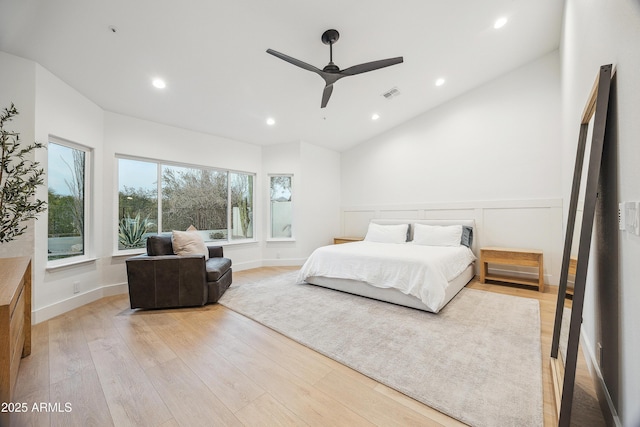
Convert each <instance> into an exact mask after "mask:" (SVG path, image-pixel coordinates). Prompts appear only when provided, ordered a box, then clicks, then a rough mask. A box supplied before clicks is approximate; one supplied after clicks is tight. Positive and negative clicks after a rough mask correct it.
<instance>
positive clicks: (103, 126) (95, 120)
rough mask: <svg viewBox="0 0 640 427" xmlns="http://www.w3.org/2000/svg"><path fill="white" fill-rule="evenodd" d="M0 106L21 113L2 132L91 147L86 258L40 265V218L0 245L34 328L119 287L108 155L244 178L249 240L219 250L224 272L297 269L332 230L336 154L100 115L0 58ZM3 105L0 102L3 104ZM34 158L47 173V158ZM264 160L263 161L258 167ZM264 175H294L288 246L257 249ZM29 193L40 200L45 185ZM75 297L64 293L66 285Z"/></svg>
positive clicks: (121, 268)
mask: <svg viewBox="0 0 640 427" xmlns="http://www.w3.org/2000/svg"><path fill="white" fill-rule="evenodd" d="M0 96H1V98H0V101H2V104H3V105H2V107H3V108H4V107H5V106H9V104H10V103H11V102H12V101H13V102H14V103H15V104H16V105H17V106H18V108H19V110H20V112H21V114H20V116H19V117H18V119H17V120H15V122H14V124H15V126H13V127H12V129H14V130H17V131H19V132H20V133H21V137H22V139H23V141H25V143H28V142H29V141H33V140H38V141H40V142H47V141H48V138H49V136H50V135H53V136H56V137H58V138H62V139H66V140H69V141H72V142H74V143H77V144H81V145H84V146H87V147H89V148H91V149H92V150H93V164H92V167H93V173H92V181H93V185H92V187H93V192H92V195H91V204H92V209H91V210H92V213H91V215H90V217H91V222H92V224H91V230H92V236H93V239H92V244H91V246H88V247H87V248H86V250H87V253H88V255H89V257H90V258H92V259H91V260H90V261H88V262H84V263H80V264H73V265H68V266H65V267H61V268H55V269H52V268H49V269H47V217H46V214H44V215H42V216H41V218H40V221H37V222H36V223H35V225H34V224H33V221H32V225H31V226H30V227H29V230H28V233H27V234H25V235H24V236H21V238H19V239H18V240H16V241H15V242H11V243H8V244H3V245H1V246H0V256H15V255H25V256H31V257H32V259H33V268H34V273H33V274H34V281H33V283H34V288H33V310H34V315H33V320H34V322H36V323H37V322H40V321H43V320H46V319H48V318H50V317H53V316H56V315H58V314H61V313H64V312H65V311H67V310H70V309H73V308H75V307H78V306H80V305H82V304H85V303H87V302H90V301H92V300H95V299H98V298H101V297H102V296H104V295H109V294H113V293H118V292H125V291H126V280H127V278H126V268H125V259H126V256H119V255H117V254H115V249H116V248H115V243H114V242H115V241H116V236H115V226H114V224H115V223H116V218H117V206H116V203H117V173H116V172H117V161H116V157H115V156H116V155H117V154H122V155H127V156H136V157H141V158H147V159H153V160H164V161H172V162H179V163H184V164H191V165H202V166H209V167H218V168H222V169H230V170H235V171H243V172H253V173H255V174H256V181H255V183H254V185H255V189H254V194H255V200H256V206H255V207H254V216H255V218H258V220H256V221H255V227H256V229H255V235H256V236H257V239H258V241H257V242H252V243H251V242H250V243H240V244H227V245H225V256H228V257H229V258H231V259H232V260H233V263H234V269H235V270H239V269H246V268H252V267H259V266H261V265H265V264H266V265H272V264H283V265H291V264H301V263H302V262H303V261H304V259H305V258H306V257H307V256H308V255H309V254H310V253H311V251H312V250H313V249H315V248H316V247H318V246H321V245H323V244H327V243H330V242H331V238H332V237H333V236H335V235H337V234H338V231H339V197H340V195H339V194H340V155H339V154H338V153H337V152H334V151H331V150H327V149H323V148H320V147H316V146H314V145H311V144H307V143H304V142H301V143H295V144H283V145H280V146H275V147H269V148H265V154H264V156H263V147H260V146H257V145H253V144H247V143H243V142H239V141H234V140H230V139H227V138H222V137H217V136H214V135H208V134H203V133H199V132H193V131H189V130H186V129H180V128H175V127H171V126H166V125H162V124H158V123H153V122H149V121H145V120H139V119H136V118H132V117H127V116H123V115H120V114H116V113H111V112H105V111H103V110H102V109H101V108H100V107H98V106H97V105H96V104H94V103H93V102H91V101H89V100H88V99H87V98H85V97H84V96H83V95H81V94H80V93H78V92H77V91H76V90H75V89H73V88H71V87H70V86H68V85H67V84H65V83H64V82H63V81H61V80H60V79H59V78H57V77H56V76H54V75H53V74H52V73H50V72H49V71H47V70H46V69H44V68H43V67H41V66H40V65H38V64H36V63H34V62H32V61H28V60H25V59H22V58H18V57H15V56H12V55H8V54H6V53H3V52H0ZM4 104H6V105H4ZM35 159H36V160H38V161H40V162H41V164H42V165H43V166H44V167H45V172H46V167H47V152H46V151H45V150H41V151H40V152H39V153H37V154H36V156H35ZM263 163H264V165H263ZM267 173H293V174H294V176H295V187H294V191H295V200H296V207H295V227H296V229H295V233H296V235H295V237H296V240H295V241H294V242H287V243H265V241H264V240H265V239H266V237H267V229H266V222H265V221H266V206H268V200H267V199H266V198H265V197H268V196H266V194H267V189H268V181H267ZM37 197H39V198H40V199H44V200H46V199H47V187H46V185H45V186H43V187H42V188H41V189H39V192H38V194H37ZM75 282H78V283H79V291H80V292H79V293H77V294H76V293H74V283H75Z"/></svg>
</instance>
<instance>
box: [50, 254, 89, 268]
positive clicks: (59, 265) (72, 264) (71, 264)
mask: <svg viewBox="0 0 640 427" xmlns="http://www.w3.org/2000/svg"><path fill="white" fill-rule="evenodd" d="M96 260H97V258H95V257H91V258H82V259H73V260H64V261H62V262H56V263H55V264H53V263H51V264H49V263H47V267H46V268H45V269H46V270H47V271H54V270H59V269H63V268H68V267H75V266H76V265H81V264H88V263H91V262H96Z"/></svg>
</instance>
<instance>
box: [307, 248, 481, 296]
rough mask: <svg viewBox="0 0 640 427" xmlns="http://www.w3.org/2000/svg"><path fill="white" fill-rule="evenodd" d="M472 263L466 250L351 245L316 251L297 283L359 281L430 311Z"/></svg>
mask: <svg viewBox="0 0 640 427" xmlns="http://www.w3.org/2000/svg"><path fill="white" fill-rule="evenodd" d="M475 259H476V257H475V256H474V255H473V252H471V250H470V249H469V248H467V247H466V246H455V247H451V246H421V245H415V244H413V243H400V244H394V243H374V242H365V241H363V242H353V243H345V244H341V245H331V246H323V247H321V248H318V249H316V250H315V251H314V252H313V253H312V254H311V256H310V257H309V259H308V260H307V262H305V264H304V265H303V266H302V268H301V269H300V273H299V275H298V280H299V281H301V282H302V281H305V280H306V279H308V278H309V277H313V276H322V277H332V278H342V279H352V280H359V281H361V282H366V283H369V284H370V285H373V286H377V287H379V288H395V289H398V290H400V291H401V292H402V293H404V294H407V295H413V296H415V297H416V298H418V299H420V300H421V301H422V302H423V303H424V304H425V305H426V306H427V307H430V308H432V307H440V306H441V305H442V303H443V301H444V299H445V289H446V287H447V286H448V282H449V281H450V280H452V279H455V278H456V277H457V276H458V275H459V274H460V273H462V272H463V271H464V270H465V269H466V268H467V267H468V266H469V264H471V263H472V262H473V261H475Z"/></svg>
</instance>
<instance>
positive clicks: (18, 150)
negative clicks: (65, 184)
mask: <svg viewBox="0 0 640 427" xmlns="http://www.w3.org/2000/svg"><path fill="white" fill-rule="evenodd" d="M17 115H18V110H17V109H16V107H15V106H14V105H13V103H12V104H11V106H10V107H9V108H5V109H4V110H3V111H2V114H1V115H0V151H1V152H0V156H1V157H0V243H5V242H10V241H11V240H13V239H15V238H16V237H18V236H20V235H21V234H23V233H24V232H25V231H26V229H27V225H26V224H25V221H27V220H29V219H35V218H36V216H37V215H38V214H39V213H41V212H43V211H44V210H45V209H46V202H44V201H42V200H39V199H34V196H35V194H36V190H37V188H38V186H39V185H42V184H43V183H44V179H43V178H44V169H42V168H41V167H40V164H39V163H38V162H36V161H33V160H29V159H28V158H27V157H30V156H28V155H29V154H31V153H32V152H33V151H34V150H36V149H38V148H42V147H43V145H42V144H41V143H39V142H34V143H33V144H29V145H27V146H26V147H24V148H22V147H21V143H20V134H19V133H17V132H13V131H10V130H6V129H5V124H6V123H8V122H10V121H11V120H13V118H14V117H15V116H17Z"/></svg>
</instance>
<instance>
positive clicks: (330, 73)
mask: <svg viewBox="0 0 640 427" xmlns="http://www.w3.org/2000/svg"><path fill="white" fill-rule="evenodd" d="M339 38H340V33H338V31H337V30H327V31H325V32H324V33H322V43H324V44H328V45H329V63H328V64H327V65H326V66H325V67H324V68H323V69H322V70H321V69H319V68H316V67H314V66H313V65H309V64H307V63H306V62H302V61H300V60H298V59H295V58H292V57H290V56H288V55H285V54H284V53H280V52H276V51H275V50H273V49H267V53H269V54H271V55H273V56H275V57H278V58H280V59H283V60H285V61H287V62H289V63H291V64H293V65H296V66H298V67H300V68H304V69H305V70H309V71H313V72H314V73H316V74H318V75H319V76H320V77H322V78H323V79H324V82H325V86H324V91H323V92H322V103H321V105H320V108H324V107H326V106H327V103H328V102H329V98H330V97H331V93H332V92H333V84H334V83H335V82H337V81H338V80H340V79H341V78H343V77H347V76H354V75H356V74H362V73H366V72H368V71H374V70H377V69H379V68H384V67H389V66H391V65H395V64H400V63H401V62H402V61H403V59H402V56H398V57H396V58H389V59H381V60H379V61H372V62H366V63H364V64H359V65H354V66H353V67H349V68H345V69H344V70H341V69H340V68H339V67H338V66H337V65H336V64H334V63H333V44H334V43H336V42H337V41H338V39H339Z"/></svg>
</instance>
